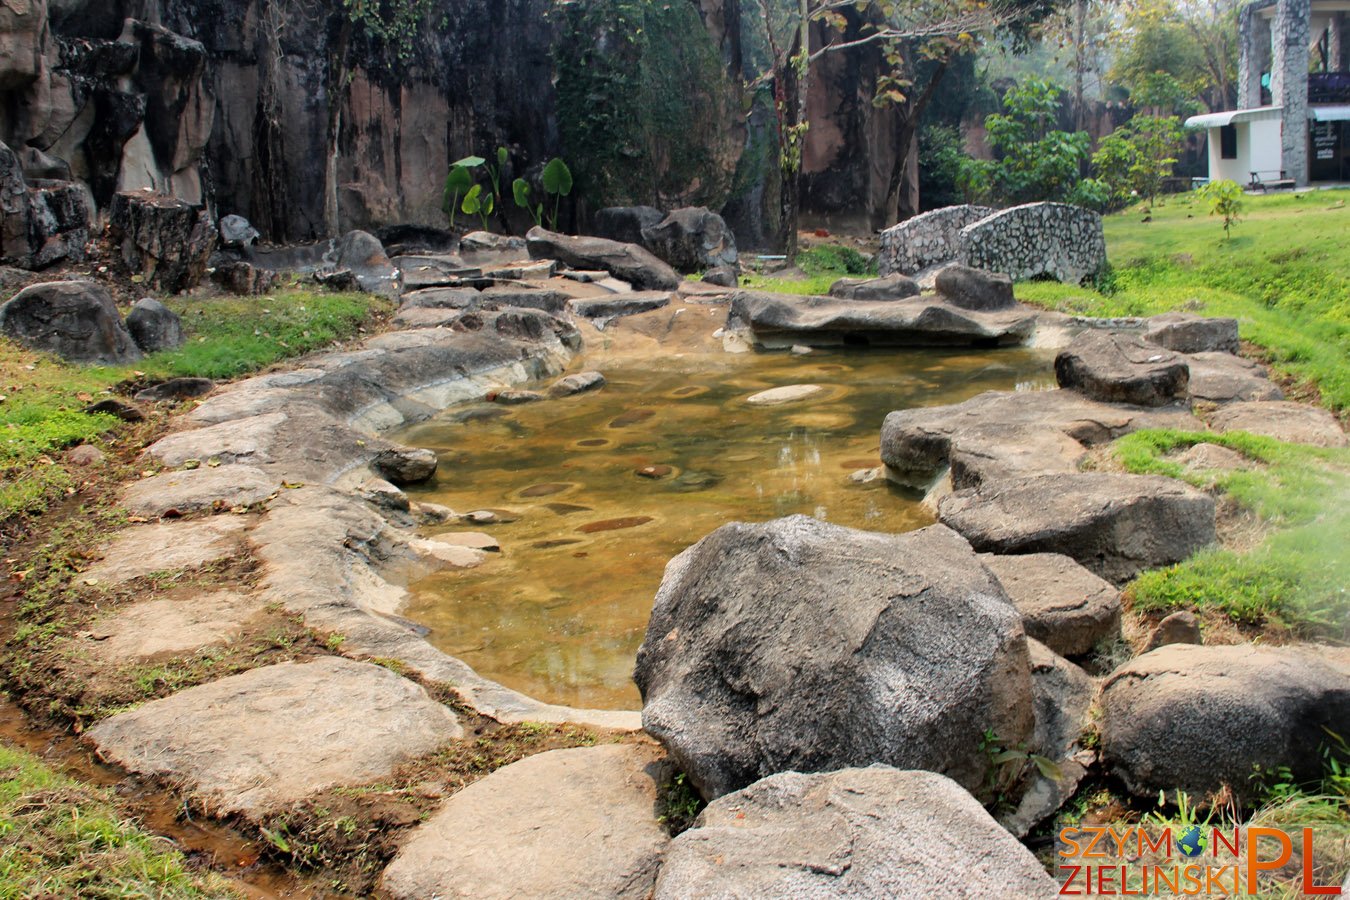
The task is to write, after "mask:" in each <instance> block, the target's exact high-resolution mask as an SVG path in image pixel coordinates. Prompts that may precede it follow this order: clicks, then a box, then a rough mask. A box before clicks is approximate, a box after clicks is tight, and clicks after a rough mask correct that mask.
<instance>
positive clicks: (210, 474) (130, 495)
mask: <svg viewBox="0 0 1350 900" xmlns="http://www.w3.org/2000/svg"><path fill="white" fill-rule="evenodd" d="M278 488H279V485H278V484H277V482H276V480H275V479H273V478H271V477H270V476H269V475H267V474H266V473H265V472H263V471H262V470H261V469H257V468H254V467H253V466H217V467H214V468H213V467H211V466H203V467H202V468H200V469H190V470H187V471H182V472H161V473H160V474H158V475H152V476H150V477H149V478H142V479H141V480H140V481H136V482H133V483H131V484H129V485H127V487H126V489H125V490H124V491H123V492H122V506H123V507H125V508H126V510H127V511H128V512H130V513H131V514H132V515H136V516H147V517H149V518H158V517H159V516H162V515H164V514H165V513H168V512H171V511H177V512H179V513H182V514H186V513H192V512H200V511H202V510H208V509H211V508H213V507H215V506H217V505H219V506H222V507H225V508H227V509H229V508H233V507H237V506H252V505H253V504H254V503H261V502H262V501H264V500H266V499H268V498H269V497H271V496H272V495H273V494H274V493H276V492H277V490H278Z"/></svg>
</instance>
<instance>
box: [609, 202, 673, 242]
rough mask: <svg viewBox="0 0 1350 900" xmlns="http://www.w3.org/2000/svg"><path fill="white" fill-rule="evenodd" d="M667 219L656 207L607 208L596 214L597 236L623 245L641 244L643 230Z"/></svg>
mask: <svg viewBox="0 0 1350 900" xmlns="http://www.w3.org/2000/svg"><path fill="white" fill-rule="evenodd" d="M665 217H666V214H665V213H663V212H661V210H659V209H657V208H656V207H654V206H607V207H605V208H604V209H602V210H600V211H599V212H597V213H596V214H595V226H594V231H595V236H596V237H602V238H605V239H606V240H610V241H618V242H619V243H621V244H641V243H642V229H644V228H650V227H651V226H653V225H658V224H660V222H661V220H662V219H664V218H665Z"/></svg>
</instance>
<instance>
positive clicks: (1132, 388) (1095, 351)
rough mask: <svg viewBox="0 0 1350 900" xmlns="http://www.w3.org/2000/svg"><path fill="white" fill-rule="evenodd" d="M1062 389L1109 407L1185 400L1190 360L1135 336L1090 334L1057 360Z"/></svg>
mask: <svg viewBox="0 0 1350 900" xmlns="http://www.w3.org/2000/svg"><path fill="white" fill-rule="evenodd" d="M1055 378H1056V379H1057V380H1058V381H1059V386H1060V387H1063V388H1069V389H1071V390H1075V391H1078V392H1079V393H1081V394H1083V395H1084V396H1086V397H1089V398H1090V399H1093V400H1101V401H1103V402H1106V403H1134V404H1137V405H1139V406H1165V405H1167V404H1169V403H1174V402H1177V401H1181V400H1185V399H1186V397H1187V388H1188V387H1189V385H1190V380H1191V372H1190V368H1189V367H1188V366H1187V365H1186V360H1185V359H1184V358H1182V357H1180V356H1178V355H1177V354H1175V353H1173V352H1171V351H1170V350H1164V349H1163V348H1161V347H1159V346H1158V345H1157V344H1152V343H1149V342H1148V341H1145V340H1143V339H1142V338H1139V337H1136V336H1134V335H1124V334H1111V333H1109V332H1105V331H1085V332H1083V333H1082V334H1080V335H1078V336H1077V337H1075V338H1074V339H1073V341H1072V342H1071V343H1070V344H1069V346H1068V347H1066V348H1064V349H1063V350H1061V351H1060V353H1059V355H1058V356H1056V357H1055Z"/></svg>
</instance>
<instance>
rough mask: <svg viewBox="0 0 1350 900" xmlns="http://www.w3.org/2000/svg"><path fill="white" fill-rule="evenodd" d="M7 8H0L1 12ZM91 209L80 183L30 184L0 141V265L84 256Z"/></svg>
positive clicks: (40, 264) (37, 265)
mask: <svg viewBox="0 0 1350 900" xmlns="http://www.w3.org/2000/svg"><path fill="white" fill-rule="evenodd" d="M6 9H7V7H5V8H0V15H3V13H4V12H5V10H6ZM2 36H3V34H2V33H0V37H2ZM30 149H31V148H30ZM92 209H93V204H92V203H91V202H90V198H89V196H88V191H87V190H85V189H84V188H83V186H81V185H76V184H72V183H70V182H69V181H58V180H48V179H38V180H34V181H31V182H30V181H29V179H28V177H27V176H25V174H24V171H23V164H22V162H21V160H20V157H19V156H18V155H17V154H15V153H14V151H12V150H10V148H9V147H7V146H6V145H5V144H4V143H0V263H3V264H8V265H15V266H18V267H19V268H23V269H44V268H46V267H48V266H50V265H52V264H54V263H57V262H60V261H62V260H69V261H72V262H79V261H80V260H83V259H84V257H85V244H87V243H88V241H89V222H90V218H91V212H92Z"/></svg>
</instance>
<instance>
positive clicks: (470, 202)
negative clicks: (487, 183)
mask: <svg viewBox="0 0 1350 900" xmlns="http://www.w3.org/2000/svg"><path fill="white" fill-rule="evenodd" d="M459 208H460V209H461V210H462V211H463V212H464V213H465V214H466V215H470V216H477V217H478V219H479V221H480V222H481V223H482V224H483V230H484V231H487V230H488V216H490V215H492V211H493V210H494V209H495V208H496V199H495V198H494V197H493V195H492V193H491V192H489V191H485V190H483V186H482V185H481V184H475V185H474V186H473V187H471V188H469V192H468V193H467V194H465V195H464V202H463V203H461V204H460V206H459Z"/></svg>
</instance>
